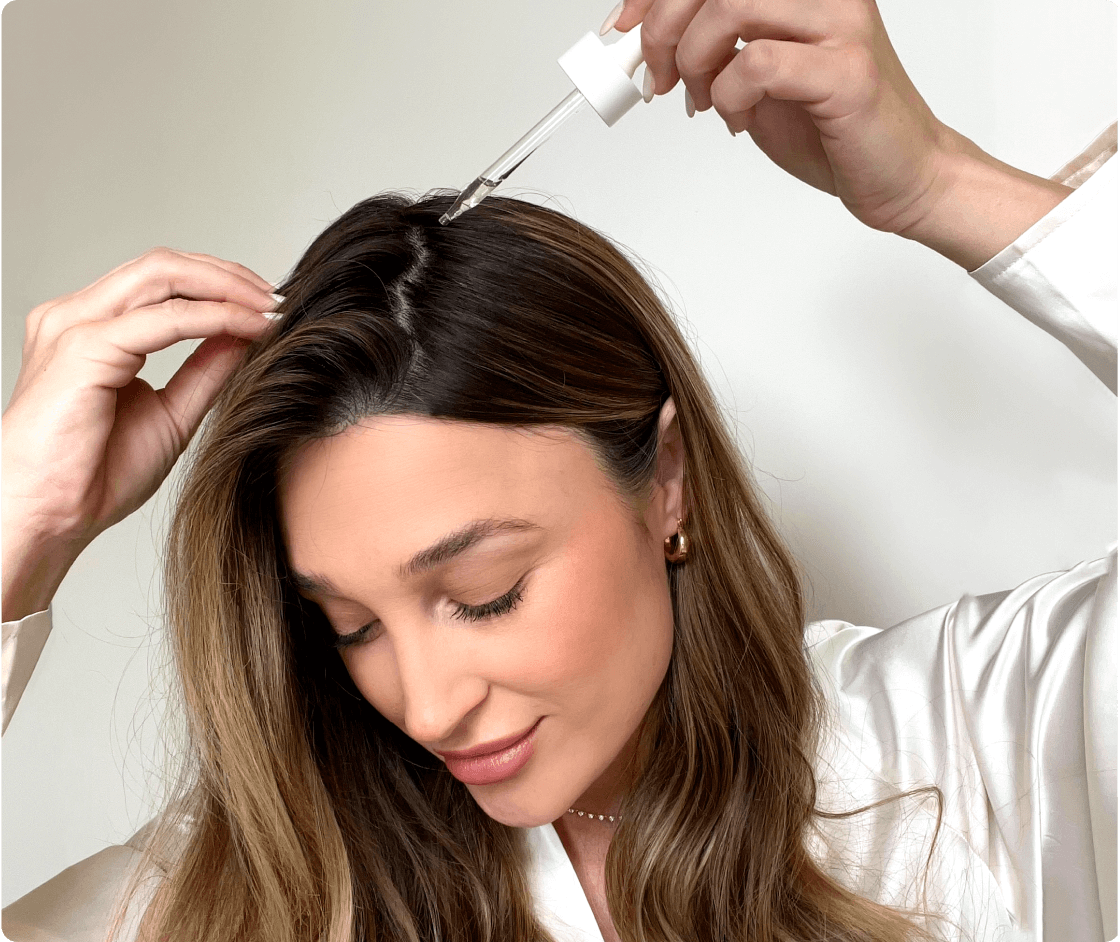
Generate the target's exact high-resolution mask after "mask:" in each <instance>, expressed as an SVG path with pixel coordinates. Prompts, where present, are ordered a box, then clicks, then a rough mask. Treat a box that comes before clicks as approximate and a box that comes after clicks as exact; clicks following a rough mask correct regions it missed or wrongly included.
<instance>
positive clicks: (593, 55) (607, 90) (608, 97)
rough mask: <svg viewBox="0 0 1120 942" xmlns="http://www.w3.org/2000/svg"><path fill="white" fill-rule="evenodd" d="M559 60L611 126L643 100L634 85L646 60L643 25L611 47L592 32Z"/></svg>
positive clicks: (624, 35) (561, 65) (576, 84)
mask: <svg viewBox="0 0 1120 942" xmlns="http://www.w3.org/2000/svg"><path fill="white" fill-rule="evenodd" d="M558 61H559V62H560V68H562V69H563V70H564V71H565V72H567V73H568V78H570V79H571V80H572V84H573V85H575V87H576V88H578V89H579V90H580V92H582V93H583V97H584V98H586V99H587V100H588V101H589V102H590V103H591V107H592V108H594V109H595V110H596V111H597V112H598V113H599V117H600V118H602V119H603V120H604V121H605V122H606V123H607V126H608V127H610V126H611V125H612V124H614V123H615V122H616V121H617V120H618V119H619V118H621V117H622V116H623V115H624V114H626V112H627V111H629V110H630V109H631V108H633V107H634V105H636V104H637V103H638V102H639V101H641V100H642V93H641V91H640V90H639V88H638V86H637V85H635V84H634V72H635V71H636V70H637V68H638V66H639V65H640V64H641V62H642V31H641V27H635V28H634V29H632V30H630V32H628V33H624V34H623V36H622V38H621V39H620V40H618V42H616V43H612V44H611V45H609V46H608V45H606V44H604V43H603V41H602V40H601V39H600V38H599V37H598V36H596V35H595V34H594V33H588V34H587V35H586V36H584V37H583V39H581V40H580V41H579V42H578V43H576V44H575V45H574V46H572V48H571V49H569V50H568V51H567V52H565V53H564V55H562V56H561V57H560V59H559V60H558Z"/></svg>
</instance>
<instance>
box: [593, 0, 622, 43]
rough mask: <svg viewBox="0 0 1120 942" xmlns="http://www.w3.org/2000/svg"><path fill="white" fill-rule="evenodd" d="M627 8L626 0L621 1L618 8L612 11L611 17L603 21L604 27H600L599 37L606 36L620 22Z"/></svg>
mask: <svg viewBox="0 0 1120 942" xmlns="http://www.w3.org/2000/svg"><path fill="white" fill-rule="evenodd" d="M624 6H626V0H620V2H619V4H618V6H616V7H615V8H614V9H613V10H611V12H610V15H608V16H607V18H606V19H605V20H603V25H602V26H600V27H599V35H600V36H606V35H607V33H609V32H610V31H611V30H612V29H614V24H615V23H617V22H618V18H619V17H620V16H622V8H623V7H624Z"/></svg>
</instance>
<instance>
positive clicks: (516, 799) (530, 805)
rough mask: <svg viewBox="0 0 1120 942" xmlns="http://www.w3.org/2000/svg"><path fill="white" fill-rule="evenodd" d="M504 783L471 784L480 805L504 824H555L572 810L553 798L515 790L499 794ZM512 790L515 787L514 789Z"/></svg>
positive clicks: (471, 790) (521, 825)
mask: <svg viewBox="0 0 1120 942" xmlns="http://www.w3.org/2000/svg"><path fill="white" fill-rule="evenodd" d="M500 787H501V786H494V785H489V786H482V787H476V786H470V785H468V786H467V790H468V791H469V792H470V793H471V795H472V796H473V797H474V800H475V801H476V802H477V803H478V806H479V807H480V808H481V809H482V810H483V811H485V812H486V814H487V815H489V816H490V817H491V818H493V819H494V820H495V821H497V822H499V823H500V824H504V825H506V826H507V827H511V828H535V827H540V826H541V825H542V824H551V823H552V822H553V821H555V820H556V819H557V818H559V817H562V816H563V815H564V813H565V812H567V810H568V806H567V805H564V807H562V808H558V807H557V805H556V801H555V799H554V798H553V799H552V800H549V798H547V797H545V796H539V797H538V800H535V801H534V800H532V798H531V797H528V796H525V797H522V796H517V795H514V794H505V795H502V794H499V793H498V790H499V789H500ZM511 791H512V790H511Z"/></svg>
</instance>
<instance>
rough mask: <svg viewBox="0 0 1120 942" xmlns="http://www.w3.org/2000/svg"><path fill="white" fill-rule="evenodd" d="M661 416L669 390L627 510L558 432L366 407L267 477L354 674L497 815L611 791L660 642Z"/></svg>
mask: <svg viewBox="0 0 1120 942" xmlns="http://www.w3.org/2000/svg"><path fill="white" fill-rule="evenodd" d="M674 415H675V412H674V409H673V404H672V401H671V400H670V401H669V402H667V403H666V405H665V407H664V409H663V410H662V414H661V424H662V429H663V435H662V449H661V455H660V458H659V463H658V472H657V477H656V479H655V481H654V486H653V489H652V491H651V493H650V497H649V499H648V500H647V501H645V502H644V503H643V506H641V507H639V508H637V509H633V508H632V507H631V506H630V505H628V504H627V503H625V502H624V501H623V499H622V498H621V497H620V496H619V494H618V491H617V489H616V488H615V487H614V486H613V484H612V482H611V480H610V479H609V478H608V477H607V476H606V474H605V473H604V472H603V471H602V470H601V469H600V468H599V466H598V464H597V463H596V461H595V458H594V456H593V454H592V452H591V450H590V449H589V448H588V447H587V446H586V445H585V444H584V443H583V442H582V441H581V440H580V439H579V438H578V437H576V436H575V435H574V434H572V433H571V432H570V431H567V430H560V429H543V428H537V429H533V430H515V429H508V428H503V427H499V426H493V425H483V424H477V425H476V424H469V423H464V422H454V421H443V420H436V419H429V418H421V417H415V416H391V417H379V418H374V419H369V420H366V421H363V422H362V423H361V424H359V425H356V426H354V427H352V428H350V429H348V430H346V431H345V432H342V433H340V434H338V435H335V436H333V437H331V438H328V439H324V440H321V441H317V442H313V443H312V444H310V445H308V446H306V447H305V448H303V449H302V450H301V451H300V452H299V453H298V454H297V455H296V457H295V460H294V461H293V462H292V463H291V465H290V467H289V469H288V472H287V473H286V475H285V477H284V480H283V482H282V485H281V501H280V504H281V516H282V525H283V529H284V536H285V541H286V544H287V547H288V553H289V560H290V563H291V567H292V570H293V572H294V573H296V579H297V583H299V585H300V591H301V592H302V593H303V594H304V595H305V596H306V597H307V598H309V599H311V600H312V601H314V602H315V603H317V604H318V606H319V607H320V608H321V609H322V611H323V612H324V614H325V615H326V617H327V619H328V620H329V621H330V623H331V626H332V627H333V629H334V631H335V633H336V634H337V635H339V636H342V641H343V644H344V646H343V647H341V648H340V653H341V656H342V658H343V661H344V662H345V665H346V668H347V670H348V671H349V673H350V676H351V677H352V678H353V680H354V683H355V684H356V685H357V687H358V689H359V690H360V691H361V692H362V694H363V696H365V698H366V699H367V700H368V701H369V702H370V703H371V704H373V706H374V707H376V709H377V710H378V711H379V712H380V713H381V714H382V715H383V716H385V717H386V718H387V719H388V720H390V721H391V722H393V723H394V724H396V725H397V726H398V727H399V728H400V729H402V730H403V731H404V732H405V733H406V734H407V735H409V736H410V737H412V738H413V739H414V740H416V741H417V742H418V743H420V744H421V745H422V746H424V747H425V748H427V749H429V750H430V751H432V752H433V753H435V754H436V755H439V756H440V758H442V759H443V761H444V762H445V764H446V765H447V767H448V769H449V770H450V771H451V773H452V774H453V775H455V776H456V777H457V778H459V779H460V780H462V781H463V782H465V783H466V785H467V787H468V788H469V789H470V791H471V793H472V794H473V795H474V797H475V799H476V800H477V802H478V804H479V805H480V806H481V807H482V808H483V810H485V811H486V812H487V813H488V814H489V815H490V816H491V817H493V818H495V819H497V820H499V821H501V822H503V823H505V824H509V825H512V826H518V827H532V826H536V825H540V824H544V823H546V822H548V821H552V820H555V819H556V818H558V817H560V816H561V815H563V814H564V813H565V812H566V811H567V809H568V808H569V807H571V806H573V805H574V806H576V807H580V808H586V809H587V810H592V809H594V810H596V811H606V810H609V809H610V808H611V807H612V803H613V802H614V800H615V799H616V798H617V797H618V784H619V782H620V777H619V773H620V771H621V766H622V763H623V761H624V760H625V758H626V756H627V755H628V752H629V749H631V748H632V747H633V743H634V738H635V734H636V731H637V729H638V726H639V724H640V722H641V720H642V718H643V717H644V715H645V713H646V711H647V709H648V707H649V705H650V703H651V701H652V700H653V697H654V694H655V693H656V692H657V689H658V687H659V686H660V684H661V681H662V679H663V678H664V676H665V672H666V669H667V667H668V663H669V656H670V652H671V650H672V642H673V618H672V609H671V605H670V598H669V591H668V580H667V577H666V572H665V559H664V549H663V545H664V540H665V538H666V537H667V536H669V535H670V534H672V533H674V532H675V531H676V522H677V517H678V516H680V507H681V480H682V477H683V471H682V464H683V462H682V460H681V448H680V441H679V435H678V434H677V431H676V423H675V422H674V421H672V420H673V416H674ZM495 745H496V746H497V747H499V748H498V751H497V752H496V753H495V752H494V749H495ZM479 746H482V747H484V748H483V750H482V751H483V752H485V753H487V754H486V755H483V756H477V755H474V756H472V755H467V756H456V755H454V753H462V752H464V751H466V752H468V753H477V752H478V751H479V750H478V749H477V747H479ZM446 753H452V754H451V755H446Z"/></svg>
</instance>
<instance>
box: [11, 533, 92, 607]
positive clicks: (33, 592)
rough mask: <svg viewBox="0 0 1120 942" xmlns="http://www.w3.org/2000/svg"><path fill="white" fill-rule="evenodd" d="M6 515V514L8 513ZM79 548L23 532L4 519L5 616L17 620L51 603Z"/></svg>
mask: <svg viewBox="0 0 1120 942" xmlns="http://www.w3.org/2000/svg"><path fill="white" fill-rule="evenodd" d="M5 518H7V515H6V514H5ZM78 552H79V549H78V548H77V547H74V546H72V545H68V544H67V543H66V542H65V541H59V540H51V539H48V538H45V537H42V538H36V537H32V536H29V535H26V534H24V533H21V532H20V531H19V530H18V529H16V528H15V527H14V526H13V527H9V526H8V525H7V520H5V526H4V537H3V570H4V571H3V581H4V584H3V619H4V621H18V620H19V619H21V618H26V617H27V616H28V615H33V614H35V612H41V611H43V610H44V609H45V608H46V607H47V606H48V605H50V603H51V599H53V598H54V595H55V592H57V591H58V587H59V586H60V585H61V584H62V580H63V578H64V577H65V575H66V573H67V572H68V571H69V570H70V567H71V566H72V565H73V563H74V560H75V559H76V558H77V555H78Z"/></svg>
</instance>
